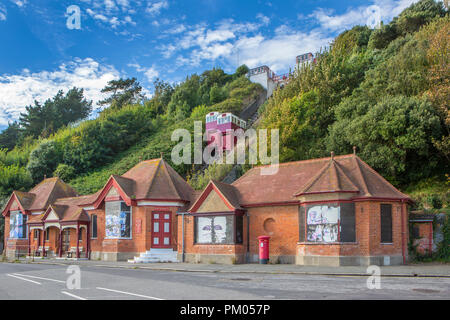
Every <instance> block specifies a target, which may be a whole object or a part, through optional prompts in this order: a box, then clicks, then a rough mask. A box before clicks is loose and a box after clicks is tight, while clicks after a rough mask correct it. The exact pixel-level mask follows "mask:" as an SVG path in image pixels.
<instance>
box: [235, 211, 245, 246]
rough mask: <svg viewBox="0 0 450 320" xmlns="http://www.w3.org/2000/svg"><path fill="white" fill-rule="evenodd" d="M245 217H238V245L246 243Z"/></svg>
mask: <svg viewBox="0 0 450 320" xmlns="http://www.w3.org/2000/svg"><path fill="white" fill-rule="evenodd" d="M243 235H244V217H243V216H236V243H238V244H241V243H243V242H244V237H243Z"/></svg>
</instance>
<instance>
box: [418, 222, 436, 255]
mask: <svg viewBox="0 0 450 320" xmlns="http://www.w3.org/2000/svg"><path fill="white" fill-rule="evenodd" d="M414 226H415V227H416V228H418V229H419V239H414V242H413V245H415V246H417V247H416V251H417V253H419V254H421V255H425V254H430V253H431V251H432V250H433V249H432V245H433V223H432V222H422V223H415V224H414Z"/></svg>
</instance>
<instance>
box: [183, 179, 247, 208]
mask: <svg viewBox="0 0 450 320" xmlns="http://www.w3.org/2000/svg"><path fill="white" fill-rule="evenodd" d="M213 190H214V191H215V192H217V193H218V194H219V196H220V197H221V199H222V200H223V201H224V203H225V204H226V205H227V207H228V208H229V209H230V211H234V210H240V209H242V208H241V206H240V205H239V195H238V193H239V191H238V190H237V189H236V188H235V187H234V186H232V185H230V184H226V183H222V182H219V181H214V180H211V181H210V182H209V184H208V185H207V186H206V188H205V190H204V191H203V192H202V193H201V194H200V196H199V197H198V198H197V200H196V201H195V203H194V204H193V205H192V206H191V208H190V209H189V212H196V211H197V210H198V208H200V206H201V205H202V203H203V202H204V201H205V200H206V198H207V197H208V195H209V194H210V193H211V192H212V191H213Z"/></svg>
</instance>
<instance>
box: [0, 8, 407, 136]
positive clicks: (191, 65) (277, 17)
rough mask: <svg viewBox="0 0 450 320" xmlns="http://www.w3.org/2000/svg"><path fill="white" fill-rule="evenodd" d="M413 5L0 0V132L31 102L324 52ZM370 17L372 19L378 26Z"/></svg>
mask: <svg viewBox="0 0 450 320" xmlns="http://www.w3.org/2000/svg"><path fill="white" fill-rule="evenodd" d="M413 2H415V0H369V1H361V0H352V1H350V0H339V1H327V0H296V1H291V0H282V1H279V0H278V1H274V0H270V1H267V0H254V1H252V0H215V1H214V0H189V1H187V0H184V1H182V0H51V1H50V0H0V130H2V129H4V128H5V127H6V126H7V125H8V123H9V122H11V121H14V120H18V119H19V116H20V112H23V111H24V110H25V107H26V106H27V105H30V104H33V102H34V100H37V101H45V100H46V99H48V98H51V97H53V96H54V95H55V94H56V93H57V92H58V90H64V91H67V90H68V89H70V88H72V87H74V86H76V87H79V88H84V90H85V96H86V97H87V98H88V99H89V100H93V102H94V105H95V103H96V102H97V101H99V100H101V99H103V98H104V96H103V95H102V94H101V93H100V90H101V89H102V88H103V87H105V85H106V84H107V82H108V81H110V80H113V79H118V78H121V77H122V78H127V77H136V78H137V79H138V81H139V82H140V83H141V85H142V86H143V88H144V92H145V94H146V95H147V96H148V97H151V95H152V92H153V81H154V80H155V79H157V78H159V79H162V80H164V81H168V82H170V83H178V82H181V81H183V80H184V79H185V78H186V76H188V75H190V74H193V73H197V74H200V73H202V72H203V71H205V70H208V69H211V68H213V67H220V68H222V69H224V70H225V71H226V72H227V73H232V72H234V71H235V69H236V68H237V67H238V66H239V65H241V64H246V65H247V66H248V67H250V68H253V67H258V66H261V65H267V66H269V67H270V68H271V69H272V70H273V71H275V72H276V73H278V74H282V73H286V72H288V71H289V70H290V68H293V67H294V66H295V57H296V56H297V55H299V54H303V53H307V52H312V53H315V52H318V51H319V50H321V48H325V47H327V46H329V44H330V43H331V41H332V40H333V39H334V37H335V36H337V35H338V34H339V33H341V32H342V31H344V30H346V29H350V28H352V27H353V26H355V25H369V26H371V27H374V26H375V25H376V24H377V23H378V22H379V20H382V21H383V22H385V23H386V22H389V21H391V20H392V18H393V17H394V16H396V15H398V14H399V13H400V12H401V11H402V10H403V9H405V8H406V7H408V6H409V5H411V4H412V3H413ZM377 21H378V22H377Z"/></svg>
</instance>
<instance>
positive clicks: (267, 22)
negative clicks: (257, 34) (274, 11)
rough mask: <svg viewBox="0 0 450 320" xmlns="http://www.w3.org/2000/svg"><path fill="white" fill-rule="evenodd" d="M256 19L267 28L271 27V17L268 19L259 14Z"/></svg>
mask: <svg viewBox="0 0 450 320" xmlns="http://www.w3.org/2000/svg"><path fill="white" fill-rule="evenodd" d="M256 18H258V19H259V20H260V21H261V22H262V23H263V24H264V25H265V26H267V25H269V23H270V19H269V17H266V16H265V15H263V14H262V13H258V15H257V16H256Z"/></svg>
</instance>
